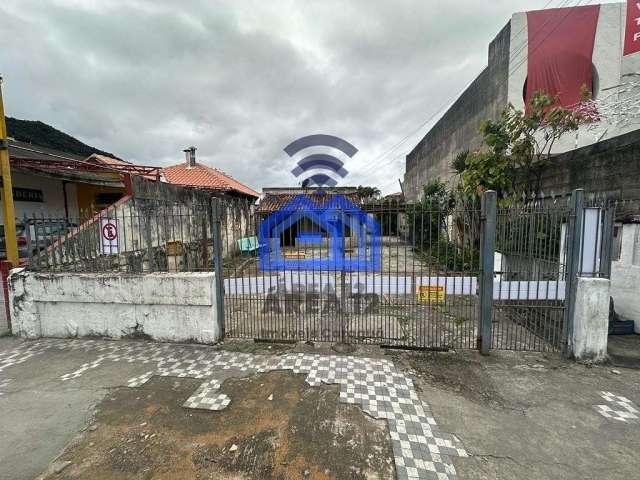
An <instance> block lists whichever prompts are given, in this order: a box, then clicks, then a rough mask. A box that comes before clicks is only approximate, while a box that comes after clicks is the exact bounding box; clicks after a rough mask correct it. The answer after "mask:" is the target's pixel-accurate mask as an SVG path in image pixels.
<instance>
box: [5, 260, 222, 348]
mask: <svg viewBox="0 0 640 480" xmlns="http://www.w3.org/2000/svg"><path fill="white" fill-rule="evenodd" d="M9 301H10V305H11V315H12V317H11V318H12V327H13V333H14V334H15V335H19V336H22V337H28V338H37V337H82V336H100V337H109V338H121V337H133V338H135V337H141V338H151V339H154V340H158V341H170V342H192V341H193V342H198V343H214V342H216V341H218V340H219V338H220V332H221V329H220V324H219V322H218V319H217V317H216V311H215V310H216V299H215V287H214V275H213V274H212V273H151V274H137V275H116V274H72V273H65V274H43V273H35V272H29V271H26V270H24V269H15V270H13V271H12V272H11V275H10V276H9Z"/></svg>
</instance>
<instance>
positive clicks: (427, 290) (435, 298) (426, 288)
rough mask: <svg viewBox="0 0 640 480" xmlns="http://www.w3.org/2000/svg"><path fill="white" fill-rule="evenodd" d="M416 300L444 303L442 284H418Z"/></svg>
mask: <svg viewBox="0 0 640 480" xmlns="http://www.w3.org/2000/svg"><path fill="white" fill-rule="evenodd" d="M418 302H420V303H444V286H442V285H420V286H419V287H418Z"/></svg>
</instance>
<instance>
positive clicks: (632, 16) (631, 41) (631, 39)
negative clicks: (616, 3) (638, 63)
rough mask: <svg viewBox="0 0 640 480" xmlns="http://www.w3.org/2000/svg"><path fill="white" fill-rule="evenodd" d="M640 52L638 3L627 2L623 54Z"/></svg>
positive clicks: (634, 1) (639, 8) (633, 1)
mask: <svg viewBox="0 0 640 480" xmlns="http://www.w3.org/2000/svg"><path fill="white" fill-rule="evenodd" d="M636 52H640V2H639V1H637V0H627V26H626V28H625V32H624V53H623V55H630V54H632V53H636Z"/></svg>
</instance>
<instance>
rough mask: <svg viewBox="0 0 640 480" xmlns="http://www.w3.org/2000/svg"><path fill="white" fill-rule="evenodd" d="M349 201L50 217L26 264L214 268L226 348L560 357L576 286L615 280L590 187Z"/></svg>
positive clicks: (605, 223)
mask: <svg viewBox="0 0 640 480" xmlns="http://www.w3.org/2000/svg"><path fill="white" fill-rule="evenodd" d="M337 197H339V196H336V195H327V194H317V195H315V194H313V195H306V196H303V198H302V199H300V198H298V199H297V200H296V199H293V200H291V201H288V202H284V203H283V204H282V205H278V206H277V207H276V208H273V209H271V210H268V209H264V208H263V209H261V208H257V209H256V206H255V205H253V204H252V203H251V202H249V201H246V200H240V199H230V198H225V199H213V200H212V203H191V204H188V205H185V204H178V203H170V202H160V201H157V200H153V201H150V200H143V199H130V200H128V201H126V202H123V203H121V204H116V205H115V206H113V207H112V208H110V209H107V210H104V211H102V212H100V213H99V214H97V215H93V216H86V217H85V218H79V219H77V220H73V219H71V220H70V219H68V218H61V217H57V216H47V215H42V214H40V215H36V216H32V217H28V218H25V219H24V225H25V231H26V232H28V233H27V237H28V239H27V241H26V243H27V245H26V248H27V249H28V253H29V268H32V269H35V270H40V271H54V272H64V271H73V272H129V273H139V272H158V271H160V272H167V271H202V270H207V271H213V270H214V269H216V270H217V272H218V277H217V278H218V279H219V281H220V283H219V287H218V288H219V291H220V292H221V294H220V300H221V301H220V302H218V305H219V307H220V308H221V310H220V315H221V316H222V317H223V318H224V333H225V335H226V336H229V337H240V338H252V339H262V340H274V341H282V340H291V341H326V342H351V343H371V344H379V345H384V346H389V347H413V348H427V349H436V350H439V349H442V350H446V349H471V348H478V347H481V348H482V350H483V351H487V350H488V349H490V348H494V349H510V350H540V351H547V350H549V351H556V350H563V349H564V348H565V347H566V345H567V340H568V338H569V337H570V334H571V324H570V321H569V319H570V318H571V315H570V313H571V312H570V311H569V308H570V305H571V302H569V301H568V299H569V298H570V297H571V295H572V288H573V283H574V282H573V281H572V280H573V279H574V278H575V277H576V275H578V274H581V275H593V276H603V277H606V276H608V275H609V271H610V270H609V265H610V261H611V250H612V241H611V238H612V231H613V219H614V218H615V209H614V208H613V207H612V206H611V205H609V204H607V205H603V204H598V205H596V204H595V203H594V202H586V201H585V200H584V196H583V194H582V193H581V192H579V191H578V192H575V193H574V195H573V196H572V197H571V198H569V199H555V200H553V201H548V200H541V199H523V200H522V201H514V200H513V199H501V200H497V199H496V198H495V194H493V195H492V194H490V193H488V194H485V196H484V198H483V203H482V205H481V202H480V201H479V200H478V199H477V198H475V197H455V198H450V197H447V198H444V199H440V200H438V201H434V200H429V199H427V200H423V201H421V202H416V203H404V202H398V201H378V202H359V201H357V200H354V199H339V198H337ZM296 202H297V203H296ZM216 239H217V240H216ZM222 292H223V293H222ZM223 306H224V308H223ZM222 308H223V310H222Z"/></svg>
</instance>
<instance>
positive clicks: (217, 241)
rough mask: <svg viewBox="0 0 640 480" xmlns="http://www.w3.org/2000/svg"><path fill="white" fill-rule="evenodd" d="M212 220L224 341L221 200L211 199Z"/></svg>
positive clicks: (219, 309)
mask: <svg viewBox="0 0 640 480" xmlns="http://www.w3.org/2000/svg"><path fill="white" fill-rule="evenodd" d="M211 218H212V220H213V225H212V226H213V229H212V230H213V231H212V238H213V263H214V270H215V277H216V278H215V282H216V314H217V315H218V321H219V322H220V339H221V340H222V339H224V334H225V318H224V278H223V276H222V232H221V231H220V200H219V199H217V198H212V199H211Z"/></svg>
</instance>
